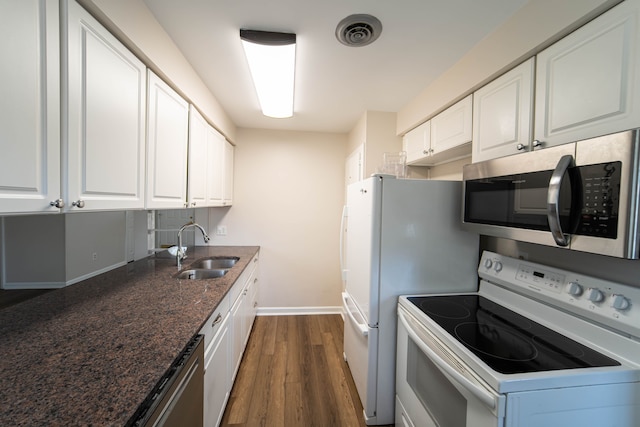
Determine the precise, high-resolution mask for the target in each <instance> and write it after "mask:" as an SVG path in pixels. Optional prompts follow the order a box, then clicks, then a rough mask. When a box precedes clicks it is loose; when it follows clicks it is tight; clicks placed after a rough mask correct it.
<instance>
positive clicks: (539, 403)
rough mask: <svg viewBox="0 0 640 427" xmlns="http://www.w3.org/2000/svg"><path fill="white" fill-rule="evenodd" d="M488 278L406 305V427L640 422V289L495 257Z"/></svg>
mask: <svg viewBox="0 0 640 427" xmlns="http://www.w3.org/2000/svg"><path fill="white" fill-rule="evenodd" d="M478 274H479V276H480V279H481V282H480V287H479V291H478V292H477V293H465V294H438V295H419V296H402V297H400V299H399V303H398V317H399V322H398V325H399V326H398V348H397V352H398V353H397V370H396V395H397V396H396V397H397V399H396V425H400V426H402V425H406V426H415V427H418V426H427V427H432V426H438V427H471V426H473V427H542V426H544V427H571V426H576V427H578V426H580V427H591V426H593V427H604V426H611V427H614V426H615V427H636V426H639V425H640V287H633V286H627V285H622V284H617V283H612V282H608V281H604V280H600V279H596V278H592V277H587V276H584V275H580V274H576V273H572V272H569V271H564V270H560V269H557V268H551V267H546V266H543V265H539V264H535V263H531V262H528V261H523V260H519V259H514V258H509V257H505V256H502V255H499V254H496V253H492V252H486V251H485V252H484V254H483V256H482V259H481V261H480V266H479V268H478Z"/></svg>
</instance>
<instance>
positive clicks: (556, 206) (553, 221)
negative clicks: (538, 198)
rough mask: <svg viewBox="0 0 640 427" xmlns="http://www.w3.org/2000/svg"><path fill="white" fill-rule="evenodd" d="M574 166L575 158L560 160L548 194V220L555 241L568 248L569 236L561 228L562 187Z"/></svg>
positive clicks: (565, 157)
mask: <svg viewBox="0 0 640 427" xmlns="http://www.w3.org/2000/svg"><path fill="white" fill-rule="evenodd" d="M572 164H573V156H571V155H569V154H567V155H564V156H562V157H561V158H560V160H559V161H558V164H557V165H556V168H555V169H554V170H553V174H552V175H551V179H550V180H549V190H548V192H547V220H548V221H549V228H550V229H551V235H552V236H553V240H555V241H556V244H557V245H558V246H568V245H569V236H568V235H566V234H564V233H563V232H562V227H561V226H560V186H562V180H563V178H564V175H565V173H566V172H567V170H568V169H569V167H570V166H571V165H572Z"/></svg>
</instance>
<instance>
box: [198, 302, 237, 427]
mask: <svg viewBox="0 0 640 427" xmlns="http://www.w3.org/2000/svg"><path fill="white" fill-rule="evenodd" d="M229 319H230V317H229V313H226V316H225V317H224V319H223V320H222V321H221V325H220V329H219V330H218V333H217V335H216V336H215V338H214V339H213V341H212V343H211V345H210V347H209V348H207V350H206V352H205V356H204V359H205V365H204V426H205V427H215V426H217V425H219V424H220V421H221V420H222V416H223V415H224V409H225V405H226V404H227V401H228V400H229V394H230V393H231V381H230V377H229V376H228V375H226V373H227V372H228V371H229V369H230V363H229V362H230V359H229V356H230V354H229V340H230V328H229V324H230V321H229ZM221 373H222V374H221Z"/></svg>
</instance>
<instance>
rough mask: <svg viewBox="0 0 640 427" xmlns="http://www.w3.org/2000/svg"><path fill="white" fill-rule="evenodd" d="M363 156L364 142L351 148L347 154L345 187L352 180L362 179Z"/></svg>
mask: <svg viewBox="0 0 640 427" xmlns="http://www.w3.org/2000/svg"><path fill="white" fill-rule="evenodd" d="M363 158H364V143H363V144H360V145H358V148H356V149H355V150H353V152H352V153H351V154H349V156H347V160H346V161H345V174H344V177H345V188H346V187H348V186H349V184H353V183H354V182H358V181H361V180H362V179H364V170H363V167H362V166H363Z"/></svg>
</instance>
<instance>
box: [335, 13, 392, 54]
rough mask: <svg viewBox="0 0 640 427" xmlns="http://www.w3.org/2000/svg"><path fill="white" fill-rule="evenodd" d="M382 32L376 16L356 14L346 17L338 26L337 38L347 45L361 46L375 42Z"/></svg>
mask: <svg viewBox="0 0 640 427" xmlns="http://www.w3.org/2000/svg"><path fill="white" fill-rule="evenodd" d="M381 32H382V23H381V22H380V21H379V20H378V18H376V17H375V16H371V15H365V14H356V15H349V16H347V17H346V18H344V19H343V20H342V21H340V23H339V24H338V26H337V27H336V38H337V39H338V41H340V43H342V44H343V45H345V46H353V47H360V46H366V45H368V44H371V43H373V42H374V41H375V40H376V39H377V38H378V37H380V33H381Z"/></svg>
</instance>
